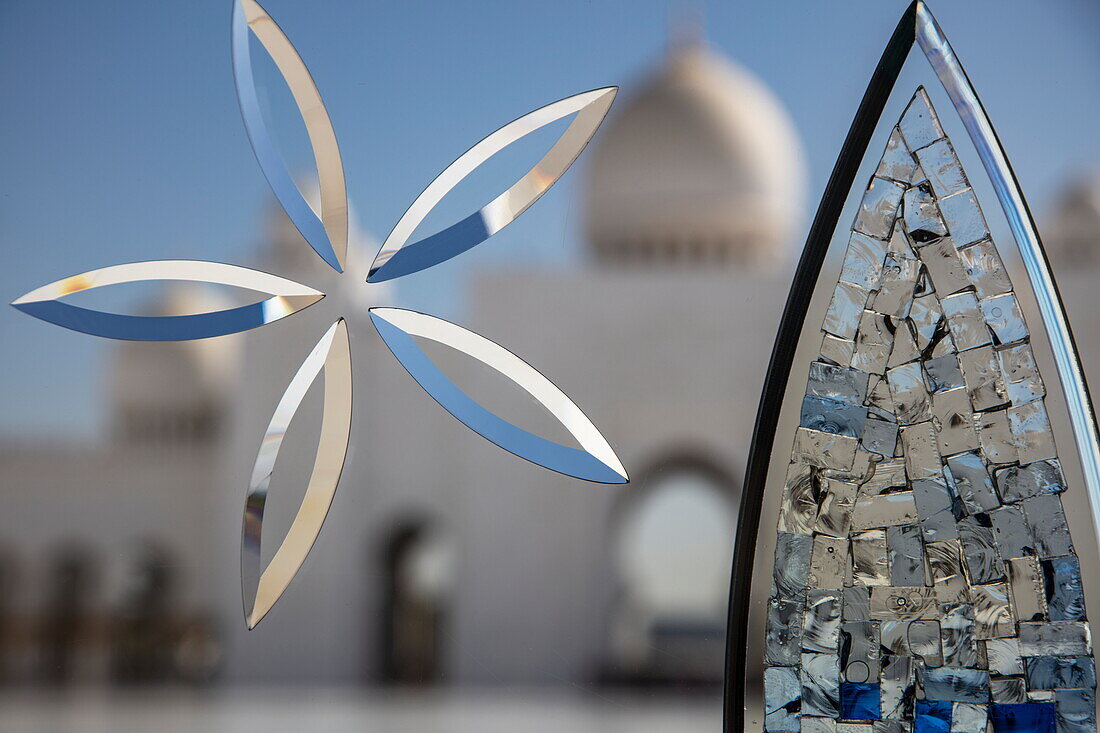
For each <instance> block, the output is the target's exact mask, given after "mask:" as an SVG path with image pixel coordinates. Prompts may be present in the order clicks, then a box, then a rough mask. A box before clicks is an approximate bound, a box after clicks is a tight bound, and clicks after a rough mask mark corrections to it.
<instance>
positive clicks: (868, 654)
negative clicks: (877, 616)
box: [840, 621, 881, 697]
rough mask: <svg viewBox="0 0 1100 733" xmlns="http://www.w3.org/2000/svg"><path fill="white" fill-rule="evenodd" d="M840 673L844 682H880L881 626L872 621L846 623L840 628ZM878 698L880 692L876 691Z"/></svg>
mask: <svg viewBox="0 0 1100 733" xmlns="http://www.w3.org/2000/svg"><path fill="white" fill-rule="evenodd" d="M840 636H841V643H840V650H841V652H840V673H841V681H842V682H854V683H857V684H861V683H865V682H878V678H879V672H880V671H881V670H880V666H881V664H880V661H881V655H880V654H879V625H878V623H876V622H872V621H846V622H845V623H843V624H842V625H841V627H840ZM875 695H876V697H877V695H878V692H877V690H876V692H875Z"/></svg>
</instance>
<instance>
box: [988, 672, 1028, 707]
mask: <svg viewBox="0 0 1100 733" xmlns="http://www.w3.org/2000/svg"><path fill="white" fill-rule="evenodd" d="M989 692H990V696H991V697H992V698H993V702H995V703H998V704H1000V705H1012V704H1019V703H1025V702H1027V701H1028V697H1027V683H1026V682H1024V678H1023V677H993V678H992V679H990V680H989Z"/></svg>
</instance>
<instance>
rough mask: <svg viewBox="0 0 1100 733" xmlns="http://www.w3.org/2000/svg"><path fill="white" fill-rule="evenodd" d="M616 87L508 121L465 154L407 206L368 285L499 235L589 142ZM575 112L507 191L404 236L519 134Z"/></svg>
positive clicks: (558, 102) (431, 263) (442, 260)
mask: <svg viewBox="0 0 1100 733" xmlns="http://www.w3.org/2000/svg"><path fill="white" fill-rule="evenodd" d="M616 91H617V88H616V87H608V88H605V89H595V90H593V91H589V92H583V93H581V94H577V95H574V96H572V97H567V98H565V99H561V100H559V101H557V102H554V103H552V104H548V105H546V106H545V107H542V108H540V109H537V110H535V111H534V112H530V113H528V114H526V115H524V116H523V117H520V118H519V119H517V120H514V121H512V122H510V123H508V124H507V125H505V126H504V127H502V128H500V129H499V130H497V131H496V132H494V133H492V134H491V135H489V136H488V137H486V138H485V139H484V140H482V141H481V142H479V143H478V144H477V145H475V146H473V147H472V148H470V149H469V150H467V151H466V152H465V153H463V155H462V156H461V157H460V158H459V159H458V160H456V161H455V162H454V163H451V165H449V166H448V167H447V169H446V170H444V171H443V172H442V173H440V174H439V175H438V176H437V177H436V179H435V180H434V181H432V182H431V184H429V185H428V187H427V188H426V189H424V191H423V193H421V194H420V195H419V196H418V197H417V199H416V201H414V202H413V204H412V206H410V207H409V210H408V211H406V212H405V215H404V216H402V217H401V220H400V221H398V222H397V225H396V226H395V227H394V228H393V231H392V232H390V235H389V236H388V237H387V238H386V241H385V242H384V243H383V244H382V248H381V249H380V250H379V252H378V255H377V256H376V257H375V258H374V262H373V263H372V264H371V268H370V275H369V277H368V278H367V279H368V281H369V282H382V281H384V280H392V279H394V278H397V277H401V276H403V275H408V274H410V273H414V272H419V271H420V270H423V269H425V268H428V267H431V266H433V265H438V264H439V263H440V262H444V261H446V260H449V259H451V258H452V257H455V256H456V255H460V254H462V253H463V252H465V251H466V250H468V249H470V248H472V247H474V246H476V245H478V244H480V243H481V242H484V241H485V240H486V239H488V238H489V237H491V236H492V235H494V234H496V233H497V232H499V231H500V230H501V229H503V228H504V227H505V226H507V225H508V224H511V223H512V222H513V221H514V220H515V219H516V217H518V216H519V215H520V214H522V213H523V212H524V211H526V210H527V207H529V206H530V205H531V204H533V203H535V201H537V200H538V199H539V197H540V196H542V195H543V194H544V193H546V191H547V189H549V188H550V187H551V186H552V185H554V183H555V182H556V181H557V180H558V179H559V178H561V176H562V174H564V173H565V171H566V170H568V169H569V166H571V165H572V164H573V161H574V160H576V159H577V156H579V155H580V154H581V151H582V150H584V146H585V145H587V144H588V141H589V140H591V139H592V136H593V135H594V134H595V133H596V129H597V128H598V127H599V126H600V123H601V122H603V119H604V117H605V116H606V115H607V111H608V110H609V109H610V108H611V103H612V101H614V99H615V93H616ZM571 114H575V115H576V116H575V117H574V118H573V120H572V122H570V123H569V127H567V128H566V130H565V132H563V133H562V134H561V137H559V138H558V139H557V141H556V142H555V143H554V145H553V146H552V147H551V148H550V150H549V151H547V153H546V155H544V156H543V157H542V159H541V160H539V162H538V163H537V164H536V165H535V167H534V168H532V169H531V170H529V171H527V173H525V174H524V175H523V177H522V178H520V179H519V180H518V181H516V182H515V183H514V184H512V185H511V186H510V187H509V188H508V190H506V191H504V193H502V194H500V195H499V196H497V197H496V198H495V199H493V200H492V201H491V202H489V203H488V204H486V205H485V206H483V207H482V208H480V209H478V210H477V211H475V212H474V213H473V214H470V215H469V216H467V217H466V218H465V219H463V220H461V221H459V222H456V223H455V224H452V225H451V226H449V227H447V228H446V229H443V230H442V231H440V232H437V233H435V234H432V235H430V236H428V237H425V238H423V239H419V240H416V241H415V242H409V238H410V237H411V236H412V234H413V232H414V231H415V229H416V228H417V226H418V225H419V224H420V222H422V221H424V218H425V217H426V216H427V215H428V214H429V213H430V212H431V211H432V209H434V208H435V206H436V204H438V203H439V202H440V201H441V200H442V199H443V197H444V196H446V195H447V193H448V192H449V191H451V190H452V189H453V188H454V187H455V186H457V185H458V184H459V182H460V181H462V179H464V178H465V177H466V176H468V175H469V174H470V173H472V172H473V171H474V170H475V169H477V168H478V167H479V166H480V165H482V164H483V163H484V162H485V161H486V160H488V159H489V158H491V157H492V156H494V155H496V154H497V153H498V152H500V151H501V150H503V149H504V148H506V147H508V146H509V145H511V144H512V143H514V142H516V141H517V140H519V139H520V138H522V137H524V136H525V135H529V134H530V133H532V132H534V131H535V130H538V129H540V128H542V127H545V126H546V125H549V124H550V123H552V122H555V121H556V120H560V119H562V118H563V117H567V116H568V115H571Z"/></svg>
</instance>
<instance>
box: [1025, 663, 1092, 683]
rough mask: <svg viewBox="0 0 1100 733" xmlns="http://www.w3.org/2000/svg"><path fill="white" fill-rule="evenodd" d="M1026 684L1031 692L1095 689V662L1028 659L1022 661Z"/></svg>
mask: <svg viewBox="0 0 1100 733" xmlns="http://www.w3.org/2000/svg"><path fill="white" fill-rule="evenodd" d="M1024 665H1025V667H1026V669H1027V684H1028V687H1029V688H1031V689H1032V690H1073V689H1092V688H1094V687H1096V662H1095V661H1094V660H1093V658H1092V657H1089V656H1083V655H1077V656H1072V657H1028V658H1027V659H1025V660H1024Z"/></svg>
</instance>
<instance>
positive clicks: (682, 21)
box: [668, 2, 706, 55]
mask: <svg viewBox="0 0 1100 733" xmlns="http://www.w3.org/2000/svg"><path fill="white" fill-rule="evenodd" d="M704 25H705V23H704V19H703V9H702V7H701V6H700V5H699V4H698V3H695V2H681V3H679V4H678V5H677V6H676V7H675V8H673V9H672V10H671V11H670V12H669V23H668V50H669V53H670V54H671V55H676V54H678V53H681V52H683V51H686V50H688V49H692V48H696V47H698V46H701V45H703V42H704V39H705V37H706V33H705V32H704V30H703V28H704Z"/></svg>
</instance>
